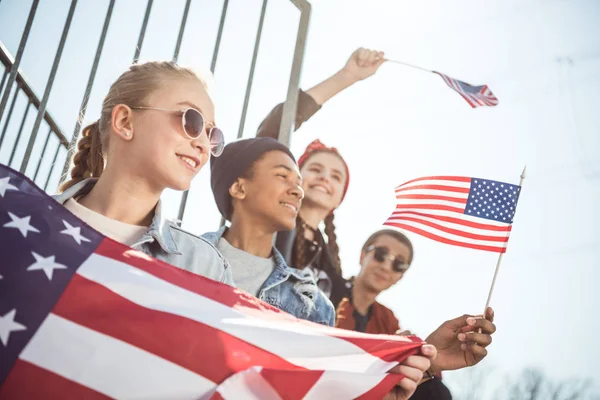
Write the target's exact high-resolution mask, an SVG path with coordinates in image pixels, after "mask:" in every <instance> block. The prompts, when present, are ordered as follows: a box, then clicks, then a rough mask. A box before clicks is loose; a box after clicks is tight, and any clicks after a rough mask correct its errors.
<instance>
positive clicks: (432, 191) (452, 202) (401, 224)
mask: <svg viewBox="0 0 600 400" xmlns="http://www.w3.org/2000/svg"><path fill="white" fill-rule="evenodd" d="M520 191H521V187H520V186H518V185H511V184H510V183H505V182H498V181H492V180H489V179H480V178H469V177H463V176H429V177H425V178H419V179H413V180H412V181H408V182H406V183H404V184H402V185H400V186H398V187H397V188H396V199H397V204H396V209H395V210H394V212H393V213H392V215H391V216H390V217H389V218H388V220H387V221H386V222H385V223H384V225H389V226H393V227H396V228H401V229H406V230H408V231H411V232H414V233H417V234H419V235H422V236H425V237H427V238H430V239H433V240H437V241H439V242H443V243H447V244H452V245H455V246H462V247H470V248H472V249H479V250H486V251H493V252H497V253H504V252H506V246H507V244H508V237H509V235H510V231H511V229H512V222H513V217H514V215H515V210H516V209H517V201H518V199H519V193H520Z"/></svg>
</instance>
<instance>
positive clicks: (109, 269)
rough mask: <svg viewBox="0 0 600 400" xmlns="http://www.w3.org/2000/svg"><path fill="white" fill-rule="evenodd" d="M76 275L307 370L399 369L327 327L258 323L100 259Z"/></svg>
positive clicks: (123, 265) (95, 256) (90, 261)
mask: <svg viewBox="0 0 600 400" xmlns="http://www.w3.org/2000/svg"><path fill="white" fill-rule="evenodd" d="M77 273H78V274H80V275H81V276H83V277H85V278H86V279H89V280H92V281H94V282H96V283H98V284H100V285H103V286H105V287H106V288H108V289H109V290H111V291H113V292H115V293H117V294H118V295H119V296H122V297H124V298H126V299H128V300H129V301H132V302H133V303H136V304H138V305H140V306H142V307H146V308H149V309H152V310H159V311H163V312H167V313H170V314H174V315H179V316H182V317H185V318H188V319H190V320H194V321H198V322H201V323H203V324H206V325H208V326H211V327H213V328H215V329H218V330H220V331H223V332H227V333H229V334H231V335H233V336H236V337H238V338H239V339H241V340H244V341H246V342H248V343H250V344H253V345H255V346H258V347H260V348H262V349H265V350H267V351H269V352H271V353H274V354H276V355H278V356H279V357H282V358H285V359H286V360H287V361H289V362H291V363H293V364H296V365H298V366H302V367H305V368H309V369H315V368H318V369H335V370H342V371H345V370H347V371H352V372H361V373H363V372H367V371H368V372H372V373H377V372H385V371H388V370H389V369H390V368H392V367H393V366H395V365H396V364H397V363H389V362H385V361H383V360H381V359H380V358H378V357H375V356H373V355H371V354H369V353H367V352H365V351H364V350H362V349H361V348H359V347H358V346H356V345H354V344H352V343H350V342H348V341H345V340H342V339H338V338H335V337H332V336H328V335H327V334H326V332H327V330H328V329H330V328H328V327H323V329H322V330H319V329H318V326H312V325H311V326H310V327H309V326H305V325H303V324H300V323H296V322H294V321H282V320H277V321H274V320H266V319H259V318H256V317H253V316H252V315H247V314H244V313H242V312H241V311H240V310H238V309H233V308H231V307H228V306H226V305H223V304H221V303H219V302H216V301H213V300H211V299H209V298H206V297H203V296H200V295H198V294H196V293H193V292H191V291H188V290H186V289H183V288H181V287H179V286H176V285H173V284H171V283H169V282H167V281H164V280H162V279H159V278H157V277H155V276H153V275H151V274H148V273H146V272H144V271H142V270H140V269H137V268H135V267H132V266H131V265H129V264H126V263H123V262H120V261H116V260H113V259H111V258H108V257H104V256H100V255H98V254H92V255H91V256H90V257H89V258H88V259H87V260H86V261H85V262H84V263H83V264H82V266H81V267H80V268H79V269H78V270H77ZM291 343H293V345H290V344H291ZM323 349H327V357H323V353H324V352H323Z"/></svg>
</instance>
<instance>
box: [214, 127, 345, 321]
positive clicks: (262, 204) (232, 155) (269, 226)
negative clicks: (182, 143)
mask: <svg viewBox="0 0 600 400" xmlns="http://www.w3.org/2000/svg"><path fill="white" fill-rule="evenodd" d="M301 182H302V178H301V176H300V173H299V171H298V166H297V164H296V161H295V159H294V157H293V155H292V154H291V152H290V151H289V149H288V148H287V147H286V146H284V145H283V144H281V143H280V142H278V141H276V140H274V139H271V138H252V139H244V140H239V141H236V142H232V143H230V144H228V145H227V146H225V149H224V151H223V154H222V155H221V156H220V157H219V158H212V159H211V187H212V191H213V195H214V197H215V202H216V203H217V207H218V209H219V211H220V213H221V215H223V217H224V218H225V219H227V220H228V221H230V222H231V226H230V227H229V228H228V227H226V226H223V227H221V229H219V230H218V231H217V232H213V233H207V234H205V235H203V236H204V238H206V239H207V240H209V241H210V242H211V243H212V244H214V245H215V246H216V247H217V249H219V251H220V252H221V253H222V254H223V255H224V256H225V258H226V259H228V261H229V263H230V264H231V267H232V271H233V279H234V281H235V283H236V287H238V288H240V289H242V290H245V291H246V292H248V293H250V294H252V295H254V296H256V297H258V298H259V299H261V300H263V301H265V302H267V303H269V304H271V305H273V306H275V307H277V308H279V309H281V310H283V311H286V312H288V313H290V314H292V315H294V316H296V317H297V318H301V319H306V320H309V321H313V322H317V323H321V324H325V325H330V326H333V323H334V319H335V310H334V308H333V305H332V304H331V302H330V301H329V299H328V298H327V297H326V296H325V295H324V294H323V293H322V292H321V291H320V290H319V289H318V287H317V285H316V283H315V281H314V278H313V276H312V274H310V273H309V272H303V271H299V270H297V269H295V268H291V267H289V266H288V265H287V264H286V262H285V260H284V258H283V257H282V256H281V253H279V251H278V250H277V249H275V248H274V247H273V238H274V235H275V233H276V232H277V231H280V230H290V229H293V228H294V226H295V224H296V217H297V215H298V210H299V208H300V204H301V201H302V198H303V196H304V193H303V191H302V188H301Z"/></svg>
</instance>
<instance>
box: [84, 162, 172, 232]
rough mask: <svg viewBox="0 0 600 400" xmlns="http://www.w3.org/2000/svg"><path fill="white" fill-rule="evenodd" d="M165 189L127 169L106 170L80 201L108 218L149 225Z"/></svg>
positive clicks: (132, 223)
mask: <svg viewBox="0 0 600 400" xmlns="http://www.w3.org/2000/svg"><path fill="white" fill-rule="evenodd" d="M161 193H162V190H160V189H157V188H153V187H152V186H151V185H149V184H148V183H147V182H146V181H144V180H143V179H140V178H138V177H134V176H131V175H129V174H127V173H126V172H122V171H114V170H113V169H111V168H109V166H108V165H107V168H106V169H105V170H104V172H103V173H102V175H101V176H100V178H99V179H98V182H96V185H94V187H93V188H92V190H91V191H90V192H89V193H88V194H87V195H85V196H84V197H83V198H81V199H80V200H79V203H80V204H81V205H82V206H84V207H86V208H88V209H90V210H92V211H95V212H97V213H99V214H102V215H104V216H105V217H107V218H111V219H114V220H117V221H121V222H124V223H126V224H131V225H141V226H150V224H151V223H152V217H153V216H154V209H155V208H156V204H157V203H158V200H159V199H160V195H161Z"/></svg>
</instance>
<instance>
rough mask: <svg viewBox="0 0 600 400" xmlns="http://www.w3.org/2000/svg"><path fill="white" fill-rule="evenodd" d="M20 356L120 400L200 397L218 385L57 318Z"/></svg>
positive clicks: (50, 320)
mask: <svg viewBox="0 0 600 400" xmlns="http://www.w3.org/2000/svg"><path fill="white" fill-rule="evenodd" d="M20 358H21V359H22V360H25V361H27V362H30V363H32V364H35V365H37V366H39V367H41V368H44V369H47V370H49V371H52V372H54V373H56V374H58V375H61V376H63V377H65V378H67V379H69V380H71V381H74V382H77V383H79V384H81V385H83V386H87V387H89V388H91V389H93V390H96V391H98V392H100V393H103V394H105V395H107V396H110V397H113V398H119V399H134V398H138V399H166V398H169V399H198V398H200V397H202V396H203V395H206V394H209V393H211V392H212V391H213V390H214V388H215V387H216V384H215V383H214V382H212V381H210V380H208V379H206V378H204V377H203V376H200V375H198V374H196V373H194V372H192V371H190V370H188V369H185V368H183V367H180V366H179V365H177V364H174V363H172V362H170V361H168V360H165V359H163V358H160V357H158V356H156V355H154V354H152V353H149V352H147V351H145V350H142V349H139V348H137V347H135V346H132V345H130V344H128V343H125V342H123V341H120V340H118V339H115V338H113V337H111V336H108V335H104V334H102V333H99V332H97V331H95V330H92V329H89V328H86V327H84V326H81V325H78V324H76V323H74V322H71V321H69V320H67V319H65V318H62V317H59V316H57V315H54V314H49V315H48V317H47V318H46V319H45V320H44V322H43V323H42V325H41V326H40V328H39V329H38V331H37V332H36V333H35V335H34V336H33V338H32V339H31V341H30V342H29V343H28V344H27V346H26V347H25V349H23V351H22V352H21V355H20ZM167 381H168V384H166V382H167ZM31 384H32V385H35V382H31Z"/></svg>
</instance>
